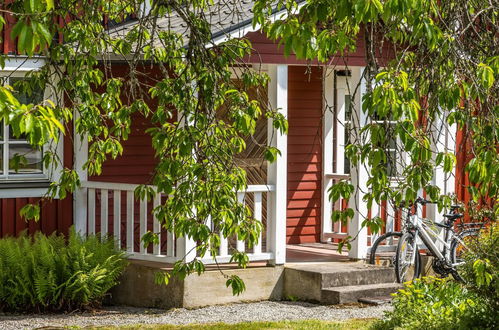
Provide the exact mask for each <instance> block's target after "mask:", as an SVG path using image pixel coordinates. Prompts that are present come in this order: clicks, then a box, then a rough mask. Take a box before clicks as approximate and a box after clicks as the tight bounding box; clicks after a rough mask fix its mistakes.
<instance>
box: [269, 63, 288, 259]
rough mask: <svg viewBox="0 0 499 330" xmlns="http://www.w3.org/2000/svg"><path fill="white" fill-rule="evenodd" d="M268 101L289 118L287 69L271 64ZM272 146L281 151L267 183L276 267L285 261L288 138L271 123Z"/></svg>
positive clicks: (271, 242) (270, 244) (272, 245)
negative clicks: (269, 191)
mask: <svg viewBox="0 0 499 330" xmlns="http://www.w3.org/2000/svg"><path fill="white" fill-rule="evenodd" d="M269 76H270V83H269V101H270V104H271V106H272V107H273V108H274V109H278V111H279V112H280V113H281V114H283V115H284V117H286V118H287V117H288V66H287V65H284V64H279V65H269ZM267 136H268V139H269V144H270V145H271V146H273V147H276V148H277V149H279V151H280V152H281V155H280V156H278V157H277V160H276V161H275V162H274V163H269V164H268V174H267V182H268V184H269V185H274V186H275V191H274V192H272V193H269V194H268V201H269V202H268V203H269V207H268V215H269V216H268V220H267V244H268V246H269V248H270V249H269V250H270V252H273V253H274V260H272V261H271V263H272V264H274V265H281V264H284V263H285V262H286V209H287V163H288V137H287V135H286V134H281V133H280V132H279V131H278V130H277V129H274V127H273V125H272V121H271V120H270V119H269V123H268V135H267Z"/></svg>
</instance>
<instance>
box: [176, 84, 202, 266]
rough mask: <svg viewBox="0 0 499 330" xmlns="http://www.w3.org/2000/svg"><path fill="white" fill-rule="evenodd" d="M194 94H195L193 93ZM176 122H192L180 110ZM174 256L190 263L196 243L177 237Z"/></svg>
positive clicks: (194, 254) (190, 239)
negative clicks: (182, 115) (181, 116)
mask: <svg viewBox="0 0 499 330" xmlns="http://www.w3.org/2000/svg"><path fill="white" fill-rule="evenodd" d="M195 87H196V83H195V82H193V83H192V88H195ZM195 93H197V92H196V91H195ZM177 116H178V117H177V120H179V126H180V127H184V126H185V125H187V124H191V123H192V122H191V121H190V120H189V118H187V117H185V116H184V117H183V118H180V110H179V111H178V113H177ZM192 212H193V213H194V216H196V209H195V208H194V207H193V208H192ZM175 252H176V253H175V254H176V258H177V259H182V258H184V261H185V262H191V261H193V260H194V259H195V258H196V252H197V251H196V242H195V241H194V240H193V239H192V238H191V237H187V236H182V237H177V240H176V246H175Z"/></svg>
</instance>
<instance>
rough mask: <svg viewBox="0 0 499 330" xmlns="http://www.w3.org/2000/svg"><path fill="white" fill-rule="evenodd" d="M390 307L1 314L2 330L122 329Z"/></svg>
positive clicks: (342, 314)
mask: <svg viewBox="0 0 499 330" xmlns="http://www.w3.org/2000/svg"><path fill="white" fill-rule="evenodd" d="M390 308H391V306H390V305H381V306H359V305H351V306H321V305H315V304H310V303H304V302H274V301H263V302H256V303H241V304H229V305H221V306H210V307H204V308H199V309H190V310H189V309H184V308H179V309H171V310H168V311H165V310H159V309H144V308H133V307H106V308H104V309H103V310H99V311H96V312H93V313H78V314H65V315H60V314H57V315H56V314H51V315H40V314H37V315H13V314H0V329H2V330H3V329H33V328H37V327H67V326H80V327H84V326H119V325H130V324H189V323H214V322H225V323H238V322H245V321H279V320H298V319H321V320H345V319H351V318H374V317H375V318H379V317H382V316H383V312H384V311H386V310H389V309H390Z"/></svg>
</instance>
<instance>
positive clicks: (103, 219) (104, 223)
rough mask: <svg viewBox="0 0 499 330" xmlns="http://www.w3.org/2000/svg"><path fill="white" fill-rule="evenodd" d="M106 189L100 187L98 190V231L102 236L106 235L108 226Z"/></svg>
mask: <svg viewBox="0 0 499 330" xmlns="http://www.w3.org/2000/svg"><path fill="white" fill-rule="evenodd" d="M108 198H109V197H108V191H107V189H101V191H100V233H101V235H102V237H105V236H107V227H108V210H109V205H108V202H109V200H108Z"/></svg>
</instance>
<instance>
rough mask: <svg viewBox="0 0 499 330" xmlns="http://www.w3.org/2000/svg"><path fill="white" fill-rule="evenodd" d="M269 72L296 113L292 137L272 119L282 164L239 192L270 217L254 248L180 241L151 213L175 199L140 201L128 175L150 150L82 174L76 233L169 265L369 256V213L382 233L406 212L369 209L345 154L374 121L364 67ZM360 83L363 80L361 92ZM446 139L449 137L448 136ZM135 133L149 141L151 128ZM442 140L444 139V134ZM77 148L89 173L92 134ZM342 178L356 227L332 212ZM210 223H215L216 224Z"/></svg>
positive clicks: (282, 103)
mask: <svg viewBox="0 0 499 330" xmlns="http://www.w3.org/2000/svg"><path fill="white" fill-rule="evenodd" d="M261 69H262V70H265V71H267V73H268V75H269V77H270V82H269V86H268V90H267V92H268V98H269V99H268V101H269V103H270V104H271V105H272V107H273V108H275V109H279V110H278V111H280V112H281V113H282V114H283V115H284V116H285V117H286V118H288V122H289V134H288V135H285V134H281V133H280V132H279V131H278V130H277V129H274V128H273V127H272V125H267V128H266V130H267V132H266V136H267V137H268V138H266V143H268V144H270V145H272V146H274V147H276V148H278V149H279V150H280V151H281V155H280V156H279V157H278V158H277V160H276V161H275V162H274V163H268V164H267V163H266V162H265V171H266V173H265V176H264V178H265V181H266V182H255V183H258V184H250V185H248V186H247V188H246V190H245V191H240V192H237V196H238V199H239V201H240V202H243V203H245V204H246V205H247V206H248V207H249V208H250V210H251V212H252V214H253V216H254V218H255V219H257V220H259V221H262V222H263V223H264V228H263V230H262V233H261V236H260V239H259V243H258V244H257V245H255V246H253V247H249V246H248V244H247V243H246V242H244V241H238V240H237V239H235V238H234V237H221V244H220V248H219V251H218V254H217V255H216V258H215V259H213V258H212V257H211V256H209V255H199V254H197V253H196V244H197V243H196V242H195V241H193V240H192V239H190V238H189V237H175V235H174V233H171V232H166V231H165V230H164V229H163V228H161V225H160V223H159V222H158V221H157V219H155V218H154V216H153V214H152V212H151V211H152V210H153V209H154V208H155V207H156V206H158V205H159V204H160V203H161V201H162V199H163V198H165V197H166V196H162V195H161V194H157V195H156V196H155V198H154V199H153V200H152V201H147V200H136V198H135V197H134V191H135V189H136V188H137V186H138V185H139V184H138V183H130V180H129V178H130V177H132V176H133V175H134V174H135V171H136V170H137V169H138V170H140V168H138V167H137V165H136V164H138V163H140V162H144V163H147V164H149V163H150V164H151V165H150V168H151V169H152V168H153V166H154V165H153V160H151V159H152V157H150V155H147V154H136V153H132V154H128V155H126V154H125V155H124V156H122V160H120V161H121V162H122V163H120V164H118V165H119V166H118V165H112V166H109V168H108V169H106V168H104V170H103V173H104V174H106V172H107V175H103V179H101V178H100V177H88V175H87V173H86V172H85V171H83V170H80V173H79V175H80V178H81V179H82V185H81V189H80V190H79V191H78V192H77V193H75V194H74V198H75V200H74V203H75V207H74V224H75V227H76V229H77V231H79V232H80V233H83V234H86V233H88V234H94V233H101V234H104V235H107V234H111V235H113V236H114V237H116V239H117V241H118V242H119V246H120V247H121V248H122V249H124V250H125V251H126V252H127V254H128V256H129V258H131V259H138V260H145V261H154V262H162V263H164V264H170V263H174V262H175V261H177V260H182V259H183V260H185V261H187V262H188V261H192V260H194V259H196V258H197V259H200V260H202V261H203V262H204V263H205V264H213V263H216V264H224V263H229V262H230V260H231V255H232V253H233V251H236V250H238V251H245V252H246V253H247V255H248V257H249V260H250V262H263V263H266V264H270V265H283V264H285V263H286V262H296V261H298V262H305V261H307V259H308V260H321V261H335V260H346V259H352V260H359V259H363V258H365V257H366V255H367V253H368V249H369V245H370V243H371V241H372V240H373V239H374V237H373V236H372V235H371V234H370V233H369V232H368V230H367V229H366V228H362V225H361V224H362V222H363V221H364V219H365V218H367V217H375V216H379V217H381V218H382V219H383V220H384V222H385V226H384V228H383V231H390V230H394V229H395V228H397V227H398V224H397V222H398V221H400V218H399V217H398V216H397V212H395V210H393V209H392V208H391V205H390V204H389V203H386V204H384V205H373V207H372V208H371V209H368V208H367V203H366V202H365V201H364V200H363V196H364V193H365V192H366V191H367V186H366V180H367V177H368V174H367V170H366V168H365V166H352V165H351V164H349V162H348V160H347V159H346V158H345V146H346V144H347V143H348V139H350V138H355V136H356V134H358V132H359V130H360V128H361V127H362V126H364V125H365V124H366V123H367V122H368V118H367V116H366V115H365V114H364V113H363V112H362V111H360V109H361V108H362V96H363V95H364V93H365V90H366V86H365V81H364V79H363V72H364V67H361V66H357V67H355V66H351V67H349V68H348V70H347V69H346V68H344V67H337V66H335V67H327V66H316V67H312V69H313V70H312V73H310V72H309V67H307V66H303V65H287V64H266V65H264V66H263V67H262V68H261ZM314 70H315V71H314ZM314 79H315V80H314ZM354 86H359V88H358V90H357V91H356V92H354ZM141 134H142V135H141ZM450 134H452V132H450ZM132 135H133V134H132ZM446 136H447V135H445V136H444V137H443V139H447V137H446ZM132 138H136V140H137V141H146V142H143V143H149V144H150V140H149V139H147V137H146V136H144V134H143V133H140V132H139V133H137V135H136V137H134V136H132ZM438 140H442V137H441V136H438ZM446 141H447V140H446ZM133 143H136V142H133ZM141 143H142V142H141ZM446 143H447V142H446ZM445 147H446V148H447V147H448V146H447V144H446V146H445ZM149 148H150V146H149ZM124 149H125V151H126V150H132V152H135V150H137V152H140V153H143V152H144V151H143V150H142V149H145V148H144V147H142V146H141V148H138V147H137V146H136V145H135V144H132V147H131V148H129V149H127V146H126V145H125V148H124ZM75 150H76V154H75V162H76V167H77V168H79V169H81V168H82V166H81V165H82V164H83V163H84V162H85V160H86V157H87V155H88V145H87V144H86V142H85V139H83V140H82V142H80V145H77V146H76V147H75ZM149 158H151V159H149ZM129 160H130V161H129ZM111 163H112V161H111ZM262 163H264V162H263V161H262ZM120 171H121V172H120ZM438 175H440V174H439V172H438V170H436V178H435V180H436V183H438V184H441V185H443V188H444V189H442V191H444V192H447V193H448V192H450V191H451V190H452V189H453V182H451V181H450V180H439V177H438ZM138 178H139V179H140V178H141V177H138ZM339 180H348V181H350V182H351V183H352V184H353V186H354V187H356V189H355V191H354V193H353V194H352V197H351V198H350V200H349V201H348V203H349V205H348V207H350V208H352V209H354V210H355V214H354V217H353V219H351V221H350V222H349V223H348V224H341V223H332V221H331V214H332V212H333V210H339V209H342V208H345V207H347V202H346V201H339V202H337V203H336V204H334V205H333V203H331V202H330V200H329V193H328V191H329V189H330V188H331V187H332V186H333V185H334V184H335V183H336V182H338V181H339ZM124 182H127V183H124ZM142 182H144V181H142ZM153 188H154V187H153ZM427 212H435V210H427ZM206 225H207V226H208V227H209V228H212V227H213V226H212V225H211V223H209V221H208V223H206ZM212 230H213V228H212ZM148 231H151V232H154V233H158V234H159V242H158V243H157V244H153V245H152V246H149V247H148V248H145V247H144V245H143V244H141V237H142V236H143V235H144V234H146V233H147V232H148ZM348 236H350V237H354V238H355V239H353V240H352V241H351V249H350V250H349V251H348V252H344V253H342V254H339V253H337V252H335V251H334V244H332V243H337V242H338V240H340V239H344V238H346V237H348ZM321 243H322V245H321ZM287 244H288V245H287ZM310 244H311V245H310ZM314 244H315V245H314Z"/></svg>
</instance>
